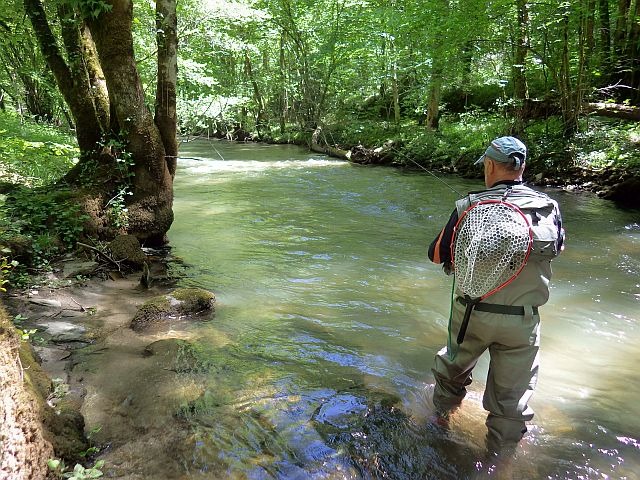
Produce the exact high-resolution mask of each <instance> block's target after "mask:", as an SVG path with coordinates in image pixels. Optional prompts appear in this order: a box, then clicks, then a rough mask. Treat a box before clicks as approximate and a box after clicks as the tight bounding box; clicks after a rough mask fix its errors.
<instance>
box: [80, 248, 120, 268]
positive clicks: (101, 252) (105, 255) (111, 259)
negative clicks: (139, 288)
mask: <svg viewBox="0 0 640 480" xmlns="http://www.w3.org/2000/svg"><path fill="white" fill-rule="evenodd" d="M78 245H80V246H81V247H85V248H88V249H90V250H93V251H94V252H97V253H99V254H100V255H101V256H102V257H104V258H106V259H107V260H108V261H109V262H111V263H113V264H114V265H115V266H116V267H117V268H118V271H120V263H118V262H117V261H116V260H114V259H113V258H111V257H110V256H109V255H107V254H106V253H104V252H103V251H102V250H100V249H98V248H96V247H92V246H91V245H87V244H86V243H81V242H78Z"/></svg>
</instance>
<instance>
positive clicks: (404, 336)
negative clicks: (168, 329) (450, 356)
mask: <svg viewBox="0 0 640 480" xmlns="http://www.w3.org/2000/svg"><path fill="white" fill-rule="evenodd" d="M180 154H181V156H182V157H183V158H181V159H180V161H179V164H178V172H177V175H176V183H175V208H174V210H175V222H174V224H173V226H172V228H171V230H170V232H169V239H170V241H171V248H172V250H171V252H172V255H174V256H175V257H177V258H178V259H179V261H178V262H175V263H174V264H173V267H172V270H173V273H174V275H177V276H179V277H180V281H179V282H180V284H181V285H184V286H198V287H202V288H206V289H209V290H212V291H214V292H215V293H216V295H217V299H218V302H217V312H216V316H215V318H214V319H213V320H212V321H210V322H206V323H202V324H200V325H199V326H197V327H191V328H189V329H187V330H188V335H187V334H186V333H183V334H176V336H179V335H187V336H189V338H191V339H192V340H193V341H194V342H195V344H196V345H197V347H198V349H199V352H200V353H201V354H202V355H203V356H204V357H205V358H206V359H207V360H206V364H207V365H210V368H208V369H207V370H206V372H205V373H202V372H199V373H198V374H197V375H195V374H191V375H190V374H182V375H181V376H180V377H179V379H178V380H175V379H174V380H172V381H177V382H178V384H179V385H180V386H181V387H180V388H182V389H183V390H187V391H188V390H190V391H191V392H192V393H191V396H190V395H189V394H186V395H184V396H183V397H180V398H181V400H179V401H176V405H177V407H176V408H174V411H173V413H171V415H173V418H178V419H179V421H180V422H181V423H180V428H184V429H185V431H188V435H187V436H186V438H187V439H188V440H186V441H182V443H181V446H180V448H179V449H177V450H178V451H177V452H175V455H171V456H169V457H167V458H165V459H158V460H157V461H158V462H160V463H162V462H166V463H167V465H168V466H167V471H181V472H184V473H185V475H186V477H185V478H195V477H196V476H198V477H199V476H202V477H204V478H251V479H254V478H255V479H263V478H265V479H266V478H358V479H359V478H394V479H395V478H398V479H403V478H434V479H440V478H441V479H460V478H472V477H473V476H474V475H475V474H476V470H478V469H479V464H478V463H477V462H478V461H479V460H480V458H481V454H482V444H483V436H484V432H485V427H484V418H485V412H484V411H483V410H482V407H481V395H482V390H483V386H484V379H485V377H486V370H487V359H486V358H485V359H483V360H482V361H481V362H480V363H479V365H478V367H477V368H476V371H475V372H474V378H475V381H474V384H473V385H472V387H471V393H470V395H469V398H468V399H467V400H466V401H465V403H464V406H463V408H462V409H461V410H460V411H459V413H457V414H456V415H455V416H454V418H453V421H452V428H451V431H449V432H444V431H441V430H438V429H437V428H433V427H431V426H428V425H426V424H425V422H424V416H425V415H426V414H427V412H426V410H425V408H424V405H423V404H422V402H421V401H420V393H421V391H422V388H423V387H424V385H425V384H426V383H429V382H431V381H432V376H431V373H430V369H431V366H432V363H433V356H434V353H435V352H436V351H437V350H439V349H440V347H441V346H442V345H443V344H444V342H445V341H446V335H447V319H448V312H449V301H450V295H451V281H450V279H449V278H448V277H445V276H444V275H443V274H442V273H441V271H440V268H439V267H438V266H436V265H432V264H430V263H429V262H428V260H427V257H426V249H427V246H428V244H429V242H430V241H431V239H432V238H433V237H434V236H435V235H436V234H437V233H438V231H439V229H440V228H441V226H442V225H443V224H444V223H445V222H446V220H447V218H448V216H449V214H450V212H451V209H452V207H453V202H454V201H455V199H456V198H457V195H456V194H455V193H454V192H452V191H451V190H449V189H448V188H447V187H446V186H444V185H443V184H442V183H440V182H438V181H437V180H436V179H434V178H433V177H431V176H428V175H424V174H421V173H416V172H402V171H399V170H396V169H392V168H385V167H361V166H356V165H351V164H348V163H346V162H341V161H336V160H332V159H329V158H327V157H323V156H320V155H317V154H310V153H308V152H306V151H304V150H302V149H299V148H297V147H294V146H267V145H254V144H246V145H245V144H230V143H224V142H207V141H204V140H198V141H194V142H189V143H186V144H183V145H182V147H181V150H180ZM446 181H447V182H449V183H450V184H451V185H452V186H453V187H454V188H455V189H456V190H458V191H467V190H470V189H476V188H478V187H480V185H479V184H478V182H471V181H464V180H460V179H456V178H450V177H446ZM550 194H551V195H552V196H553V197H554V198H556V199H557V200H558V201H559V202H560V204H561V207H562V210H563V214H564V220H565V224H566V228H567V234H568V238H567V250H566V251H565V252H564V254H563V255H562V256H561V257H560V258H559V259H557V260H556V261H555V262H554V273H555V276H554V279H553V286H552V296H551V300H550V302H549V303H548V304H547V305H546V306H545V307H543V309H541V315H542V318H543V337H542V367H541V374H540V381H539V385H538V388H537V390H536V393H535V395H534V399H533V401H532V406H533V407H534V409H535V411H536V416H535V418H534V421H533V422H532V424H531V426H530V432H529V434H528V435H527V437H526V439H525V440H524V441H523V442H522V446H521V450H520V452H519V455H518V459H517V461H516V463H515V465H514V466H513V468H514V473H513V478H549V479H565V478H567V479H569V478H570V479H601V478H627V479H635V478H640V477H639V476H638V473H637V472H640V420H639V418H640V416H639V415H638V414H639V413H640V409H639V407H638V397H639V394H640V373H639V372H640V370H639V369H638V365H639V364H640V349H639V348H638V347H637V345H638V341H639V340H640V333H639V328H638V311H639V308H638V306H639V303H640V225H639V223H640V218H639V217H640V215H639V214H638V212H629V211H623V210H619V209H616V208H615V207H614V206H613V205H612V204H610V203H608V202H606V201H602V200H599V199H597V198H594V197H592V196H588V195H574V194H568V193H564V192H560V191H550ZM165 381H168V380H165ZM176 388H177V387H176ZM183 393H184V392H183ZM169 410H170V409H169ZM169 464H171V466H169ZM167 478H169V477H167ZM171 478H173V477H171Z"/></svg>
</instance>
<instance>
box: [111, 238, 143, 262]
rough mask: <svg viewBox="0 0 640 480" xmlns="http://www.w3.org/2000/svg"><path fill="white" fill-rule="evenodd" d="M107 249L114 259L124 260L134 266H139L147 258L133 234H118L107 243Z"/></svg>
mask: <svg viewBox="0 0 640 480" xmlns="http://www.w3.org/2000/svg"><path fill="white" fill-rule="evenodd" d="M109 250H111V254H112V255H113V258H114V259H116V260H124V261H126V262H127V263H129V264H131V265H133V266H136V267H141V266H142V265H143V264H144V262H145V261H146V260H147V256H146V255H145V253H144V252H143V251H142V249H141V248H140V241H139V240H138V239H137V238H136V237H134V236H133V235H118V236H117V237H116V238H114V239H113V241H112V242H111V243H109Z"/></svg>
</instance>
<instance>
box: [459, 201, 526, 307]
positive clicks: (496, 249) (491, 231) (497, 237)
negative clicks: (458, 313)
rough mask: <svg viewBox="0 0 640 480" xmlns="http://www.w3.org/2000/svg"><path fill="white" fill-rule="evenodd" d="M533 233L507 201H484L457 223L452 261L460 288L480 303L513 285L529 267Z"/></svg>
mask: <svg viewBox="0 0 640 480" xmlns="http://www.w3.org/2000/svg"><path fill="white" fill-rule="evenodd" d="M532 246H533V231H532V229H531V224H530V223H529V220H528V219H527V217H526V215H525V214H524V213H523V212H522V210H520V208H518V207H517V206H516V205H514V204H512V203H509V202H505V201H504V200H483V201H480V202H477V203H475V204H473V205H471V206H470V207H469V208H467V209H466V210H465V211H464V212H463V213H462V215H460V218H459V219H458V222H457V223H456V226H455V228H454V233H453V239H452V241H451V259H452V266H453V271H454V273H455V278H456V283H457V286H458V288H459V289H460V290H461V291H462V292H463V293H464V294H465V295H466V296H467V297H469V298H471V299H476V300H477V301H481V300H484V299H485V298H487V297H489V296H490V295H493V294H494V293H496V292H498V291H499V290H500V289H502V288H504V287H505V286H506V285H508V284H509V283H511V282H512V281H513V280H514V279H515V278H516V277H517V276H518V275H519V274H520V272H521V271H522V269H523V268H524V267H525V265H526V264H527V260H528V259H529V255H530V253H531V249H532Z"/></svg>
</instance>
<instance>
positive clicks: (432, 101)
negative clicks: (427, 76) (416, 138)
mask: <svg viewBox="0 0 640 480" xmlns="http://www.w3.org/2000/svg"><path fill="white" fill-rule="evenodd" d="M436 62H437V59H436V60H434V66H433V72H432V73H431V84H430V85H429V101H428V104H427V119H426V121H425V123H426V126H427V129H429V130H437V129H438V125H439V123H440V95H441V91H442V69H441V68H440V67H439V66H437V65H435V63H436Z"/></svg>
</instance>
